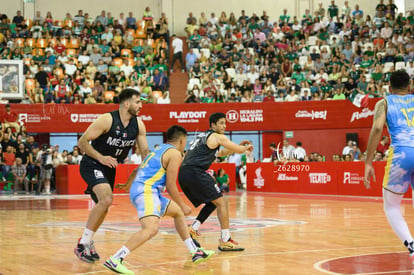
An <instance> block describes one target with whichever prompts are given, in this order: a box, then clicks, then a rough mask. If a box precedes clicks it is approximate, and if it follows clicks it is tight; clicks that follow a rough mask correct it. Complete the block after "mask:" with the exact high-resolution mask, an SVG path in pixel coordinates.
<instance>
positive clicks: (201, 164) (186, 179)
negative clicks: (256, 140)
mask: <svg viewBox="0 0 414 275" xmlns="http://www.w3.org/2000/svg"><path fill="white" fill-rule="evenodd" d="M209 122H210V127H211V129H210V130H207V131H206V132H203V133H201V134H199V135H198V136H197V137H196V139H195V140H194V141H193V142H192V143H191V145H190V149H189V150H188V152H187V154H186V156H185V158H184V160H183V162H182V164H181V167H180V171H179V173H178V182H179V184H180V186H181V189H182V190H183V192H184V193H185V195H186V196H187V197H188V199H189V200H190V201H191V203H192V204H193V205H194V206H195V207H198V206H199V205H200V204H202V203H204V204H205V205H204V207H203V208H202V209H201V211H200V213H199V215H198V217H197V218H196V220H195V221H194V222H193V224H192V225H190V235H191V237H192V238H193V239H197V236H199V233H198V229H199V227H200V225H201V224H202V223H203V222H204V221H205V220H206V219H207V218H208V216H210V214H211V213H212V212H213V211H214V210H215V209H216V208H217V216H218V219H219V221H220V226H221V238H220V240H219V246H218V249H219V250H221V251H243V250H244V248H243V247H240V246H239V245H238V243H237V242H236V241H234V240H232V239H231V237H230V231H229V227H230V225H229V213H228V206H227V204H228V203H227V201H226V200H225V199H224V198H223V195H222V193H221V191H220V188H219V187H218V186H217V184H216V182H215V180H214V179H213V177H211V176H210V175H209V174H207V172H206V170H208V169H209V167H210V165H211V164H212V163H213V162H214V160H215V159H216V157H223V156H227V155H230V154H232V153H239V154H241V153H244V152H246V151H247V150H253V145H251V144H250V143H249V142H248V141H242V142H241V143H240V145H237V144H235V143H233V142H232V141H230V140H229V139H228V138H227V137H226V136H225V135H224V131H225V130H226V115H225V114H223V113H214V114H212V115H211V116H210V118H209ZM220 146H223V147H224V149H220Z"/></svg>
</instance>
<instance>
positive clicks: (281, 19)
mask: <svg viewBox="0 0 414 275" xmlns="http://www.w3.org/2000/svg"><path fill="white" fill-rule="evenodd" d="M289 20H290V15H288V14H287V9H283V14H282V15H280V16H279V27H280V28H281V27H282V26H283V25H284V23H285V22H286V23H289Z"/></svg>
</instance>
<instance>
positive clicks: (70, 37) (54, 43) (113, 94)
mask: <svg viewBox="0 0 414 275" xmlns="http://www.w3.org/2000/svg"><path fill="white" fill-rule="evenodd" d="M0 20H1V22H0V58H1V59H8V60H24V75H25V79H26V81H25V84H26V85H25V87H26V99H25V100H26V102H29V103H50V102H55V103H74V104H93V103H102V102H114V101H115V102H116V100H117V94H118V93H119V92H120V91H121V90H122V89H123V88H126V87H131V88H134V89H138V90H139V91H140V92H141V93H142V94H143V97H145V98H146V100H147V101H148V102H150V103H155V102H156V101H157V97H161V96H162V95H163V93H164V92H165V91H167V90H168V86H169V75H168V69H167V67H168V66H167V58H166V57H167V50H168V46H167V45H168V43H169V34H168V20H167V18H166V17H165V14H162V16H161V18H160V19H159V20H158V21H157V22H156V21H154V18H153V16H152V14H151V11H150V9H149V7H147V8H146V9H145V11H144V13H143V15H142V18H141V19H137V18H135V17H134V15H133V13H132V12H128V16H125V15H124V13H121V14H120V15H119V17H118V18H115V17H113V16H112V14H111V12H109V11H108V12H106V11H102V12H101V14H100V15H99V16H97V17H96V18H91V17H89V14H88V13H84V12H83V10H79V11H78V14H76V15H74V16H72V15H71V14H70V13H67V14H66V17H65V18H54V17H53V15H52V14H51V13H50V12H48V13H47V14H46V15H44V14H42V13H41V12H40V11H37V12H36V16H35V17H34V18H24V17H23V16H22V14H21V12H20V11H17V14H16V15H15V16H14V17H8V15H6V14H0Z"/></svg>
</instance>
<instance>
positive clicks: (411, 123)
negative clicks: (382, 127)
mask: <svg viewBox="0 0 414 275" xmlns="http://www.w3.org/2000/svg"><path fill="white" fill-rule="evenodd" d="M385 99H386V100H387V125H388V131H389V133H390V136H391V146H392V147H414V95H411V94H409V95H405V96H401V95H389V96H387V97H386V98H385Z"/></svg>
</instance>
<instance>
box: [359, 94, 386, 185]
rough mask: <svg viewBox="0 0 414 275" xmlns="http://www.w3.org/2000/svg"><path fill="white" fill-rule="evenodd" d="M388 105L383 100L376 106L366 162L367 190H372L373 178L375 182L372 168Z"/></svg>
mask: <svg viewBox="0 0 414 275" xmlns="http://www.w3.org/2000/svg"><path fill="white" fill-rule="evenodd" d="M386 105H387V102H386V101H385V99H381V100H380V101H378V102H377V105H375V111H374V113H375V114H374V122H373V123H372V128H371V133H370V135H369V139H368V145H367V158H366V160H365V177H364V184H365V187H366V188H370V178H371V177H374V181H375V171H374V168H373V167H372V160H373V159H374V154H375V149H376V148H377V145H378V142H379V140H380V138H381V134H382V130H383V128H384V125H385V122H386V119H387V111H386V109H387V107H386Z"/></svg>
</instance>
